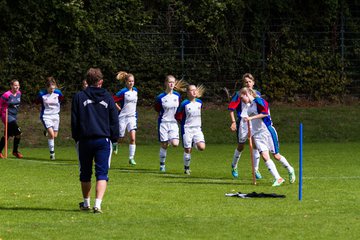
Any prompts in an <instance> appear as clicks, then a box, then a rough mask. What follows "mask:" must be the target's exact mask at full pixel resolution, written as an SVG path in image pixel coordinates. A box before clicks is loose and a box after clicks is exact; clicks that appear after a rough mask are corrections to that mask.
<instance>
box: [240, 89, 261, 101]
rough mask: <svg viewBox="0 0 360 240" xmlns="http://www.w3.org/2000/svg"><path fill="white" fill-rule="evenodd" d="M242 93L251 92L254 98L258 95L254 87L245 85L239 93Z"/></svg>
mask: <svg viewBox="0 0 360 240" xmlns="http://www.w3.org/2000/svg"><path fill="white" fill-rule="evenodd" d="M242 94H249V95H251V96H253V97H254V98H255V97H256V96H257V94H256V92H255V91H254V90H253V89H251V88H247V87H243V88H242V89H240V91H239V95H240V96H241V95H242Z"/></svg>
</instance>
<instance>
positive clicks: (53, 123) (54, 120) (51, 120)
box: [41, 114, 60, 132]
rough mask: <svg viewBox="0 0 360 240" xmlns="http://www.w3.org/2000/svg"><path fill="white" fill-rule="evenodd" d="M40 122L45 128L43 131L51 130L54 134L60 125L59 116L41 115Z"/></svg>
mask: <svg viewBox="0 0 360 240" xmlns="http://www.w3.org/2000/svg"><path fill="white" fill-rule="evenodd" d="M41 121H42V123H43V125H44V127H45V129H48V128H52V129H53V130H54V131H55V132H57V131H59V125H60V115H59V114H53V115H43V116H42V117H41Z"/></svg>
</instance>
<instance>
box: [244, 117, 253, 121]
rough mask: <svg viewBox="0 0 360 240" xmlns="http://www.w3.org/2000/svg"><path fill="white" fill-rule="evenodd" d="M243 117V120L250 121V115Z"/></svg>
mask: <svg viewBox="0 0 360 240" xmlns="http://www.w3.org/2000/svg"><path fill="white" fill-rule="evenodd" d="M243 119H244V121H245V122H248V121H251V119H252V118H251V117H243Z"/></svg>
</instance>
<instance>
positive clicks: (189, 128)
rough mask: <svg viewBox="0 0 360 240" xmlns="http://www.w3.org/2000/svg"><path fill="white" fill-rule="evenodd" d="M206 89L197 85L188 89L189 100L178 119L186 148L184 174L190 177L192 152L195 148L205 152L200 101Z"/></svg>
mask: <svg viewBox="0 0 360 240" xmlns="http://www.w3.org/2000/svg"><path fill="white" fill-rule="evenodd" d="M203 92H204V88H203V87H202V86H200V87H199V88H198V87H196V86H195V85H189V86H188V87H187V96H188V99H186V100H184V101H183V102H182V103H181V105H180V107H179V109H178V111H177V115H176V118H177V119H178V120H179V121H180V125H181V135H182V141H183V147H184V157H183V160H184V173H185V174H188V175H190V161H191V150H192V146H194V147H195V148H196V149H198V150H199V151H203V150H205V138H204V134H203V132H202V130H201V109H202V101H201V100H200V99H198V97H201V96H202V95H203Z"/></svg>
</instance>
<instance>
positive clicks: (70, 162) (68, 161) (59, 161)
mask: <svg viewBox="0 0 360 240" xmlns="http://www.w3.org/2000/svg"><path fill="white" fill-rule="evenodd" d="M8 160H11V161H27V162H39V163H50V164H64V165H78V161H77V160H74V159H63V158H57V159H56V160H50V159H48V158H36V157H31V158H30V157H23V158H21V159H20V158H8Z"/></svg>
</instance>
